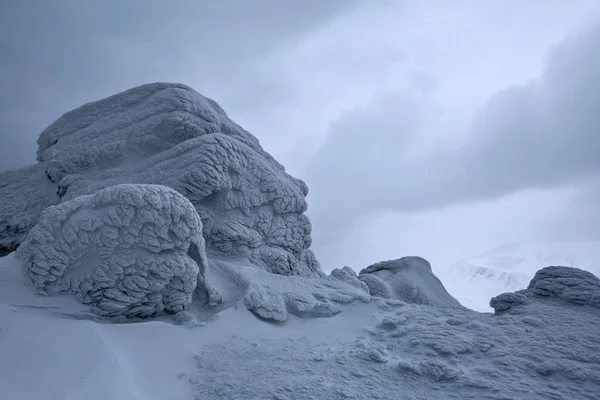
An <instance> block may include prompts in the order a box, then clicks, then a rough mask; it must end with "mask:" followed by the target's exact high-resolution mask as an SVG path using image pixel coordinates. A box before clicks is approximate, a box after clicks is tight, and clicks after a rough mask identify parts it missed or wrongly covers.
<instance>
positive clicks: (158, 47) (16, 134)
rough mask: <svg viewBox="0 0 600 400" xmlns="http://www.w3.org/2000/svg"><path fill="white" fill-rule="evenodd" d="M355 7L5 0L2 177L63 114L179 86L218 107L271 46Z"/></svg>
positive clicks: (0, 74)
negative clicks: (130, 92)
mask: <svg viewBox="0 0 600 400" xmlns="http://www.w3.org/2000/svg"><path fill="white" fill-rule="evenodd" d="M352 3H353V2H352V1H345V0H333V1H326V2H321V1H318V0H310V1H305V2H281V1H277V0H255V1H245V0H221V1H202V2H200V1H191V0H190V1H184V0H182V1H176V2H167V1H160V0H119V1H117V0H106V1H98V2H82V1H77V0H53V1H44V0H37V1H19V0H8V1H3V2H1V3H0V86H1V87H2V91H1V93H0V140H1V142H2V144H3V145H2V146H1V147H0V169H5V168H9V167H15V166H19V165H24V164H27V163H29V162H32V161H33V159H34V154H35V140H36V138H37V135H38V134H39V132H40V131H41V130H42V129H43V128H45V127H46V126H47V125H48V124H49V123H51V122H52V121H53V120H54V119H55V118H57V117H58V116H59V115H60V114H62V113H63V112H65V111H68V110H69V109H72V108H74V107H77V106H79V105H81V104H82V103H84V102H88V101H92V100H96V99H98V98H101V97H104V96H107V95H110V94H112V93H115V92H117V91H120V90H124V89H127V88H129V87H132V86H136V85H138V84H142V83H146V82H149V81H182V82H183V83H187V84H190V85H192V86H194V87H195V88H197V89H198V90H199V91H201V92H203V94H206V95H208V96H210V97H215V98H216V100H220V98H219V97H224V96H227V94H228V93H230V92H231V91H234V90H235V88H233V87H232V86H231V85H232V82H236V80H238V81H239V79H236V77H237V76H238V75H239V74H240V73H241V72H240V71H243V70H244V68H248V65H251V64H252V62H253V61H254V60H256V59H257V58H260V57H261V55H263V54H265V53H266V52H268V50H269V49H270V48H271V47H272V46H275V45H276V44H277V43H280V42H281V41H282V40H285V39H290V38H294V37H296V36H299V35H302V34H303V33H305V32H308V31H310V30H311V29H314V28H315V27H317V26H319V25H320V24H323V23H325V22H326V21H328V20H329V19H330V18H332V17H333V16H334V15H336V14H337V13H339V12H342V11H343V10H344V9H346V8H348V7H350V5H351V4H352ZM263 86H264V85H263ZM271 89H272V88H269V87H266V90H271ZM265 97H266V98H267V99H269V97H268V96H265ZM272 97H273V96H272ZM274 97H276V95H274ZM253 100H254V99H247V102H246V103H247V107H252V106H253V105H254V104H255V103H256V102H255V101H253ZM270 101H273V102H275V101H276V99H271V100H270ZM224 106H227V105H226V104H225V105H224Z"/></svg>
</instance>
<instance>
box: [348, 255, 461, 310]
mask: <svg viewBox="0 0 600 400" xmlns="http://www.w3.org/2000/svg"><path fill="white" fill-rule="evenodd" d="M358 278H359V279H360V280H361V281H363V282H364V283H366V284H367V286H368V287H369V293H370V294H371V296H376V297H383V298H385V299H396V300H402V301H405V302H407V303H414V304H424V305H431V306H436V307H456V308H462V306H461V304H460V303H459V302H458V301H457V300H456V299H455V298H454V297H452V296H451V295H450V294H449V293H448V292H447V291H446V289H445V288H444V285H443V284H442V282H441V281H440V280H439V279H438V278H437V277H436V276H435V275H434V274H433V272H432V270H431V265H430V264H429V262H428V261H427V260H426V259H424V258H422V257H413V256H411V257H402V258H400V259H397V260H391V261H382V262H379V263H376V264H373V265H371V266H369V267H367V268H365V269H363V270H362V271H360V274H359V276H358Z"/></svg>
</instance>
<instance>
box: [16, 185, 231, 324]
mask: <svg viewBox="0 0 600 400" xmlns="http://www.w3.org/2000/svg"><path fill="white" fill-rule="evenodd" d="M17 256H18V257H20V258H21V259H22V260H23V262H24V264H25V278H26V281H27V282H28V283H30V284H31V285H33V286H34V287H35V288H36V289H37V290H38V291H39V292H41V293H44V294H47V295H53V294H60V293H69V294H73V295H75V296H76V297H77V298H78V300H80V301H81V302H82V303H84V304H88V305H90V307H91V309H92V310H93V311H94V312H95V313H97V314H99V315H101V316H105V317H123V316H124V317H129V318H132V317H148V316H152V315H155V314H158V313H161V312H162V311H163V310H164V311H166V312H168V313H177V312H180V311H183V310H185V309H186V308H188V306H189V305H190V304H191V302H192V293H193V292H194V291H197V292H199V293H200V295H201V297H203V298H205V299H207V302H208V303H210V304H212V305H215V304H217V303H219V302H220V300H221V299H220V297H219V295H218V294H217V293H216V292H215V290H214V289H213V288H212V286H211V285H210V284H209V282H208V281H207V279H206V268H207V264H208V263H207V258H206V254H205V252H204V239H203V237H202V223H201V221H200V217H199V216H198V214H197V213H196V211H195V209H194V207H193V206H192V204H191V203H190V202H189V201H188V200H187V199H186V198H185V197H184V196H183V195H181V194H180V193H178V192H176V191H175V190H173V189H170V188H167V187H165V186H158V185H117V186H113V187H109V188H106V189H103V190H100V191H98V192H97V193H95V194H93V195H87V196H80V197H77V198H75V199H73V200H69V201H66V202H63V203H61V204H58V205H56V206H51V207H49V208H47V209H46V210H45V211H44V212H43V213H42V215H41V216H40V219H39V222H38V223H37V224H36V225H35V226H34V227H33V228H32V229H31V230H30V231H29V234H28V235H27V238H26V239H25V241H24V242H23V243H22V244H21V246H20V247H19V249H18V250H17Z"/></svg>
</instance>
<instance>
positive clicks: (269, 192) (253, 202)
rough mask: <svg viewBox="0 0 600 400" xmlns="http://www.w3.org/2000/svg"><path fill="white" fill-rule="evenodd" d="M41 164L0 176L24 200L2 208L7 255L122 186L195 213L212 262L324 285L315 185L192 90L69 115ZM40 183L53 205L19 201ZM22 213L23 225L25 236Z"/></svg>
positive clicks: (138, 94)
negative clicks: (158, 188)
mask: <svg viewBox="0 0 600 400" xmlns="http://www.w3.org/2000/svg"><path fill="white" fill-rule="evenodd" d="M37 159H38V162H39V164H38V166H34V167H29V169H23V170H19V171H15V172H8V173H7V172H5V173H2V174H0V182H2V184H4V183H7V184H6V185H4V186H0V195H2V196H5V193H12V197H11V198H12V199H15V200H14V201H12V202H10V204H6V202H5V204H2V205H0V247H3V248H4V249H5V250H4V252H5V253H6V252H8V251H11V250H13V249H14V248H15V247H16V246H17V245H18V243H20V242H21V241H22V240H23V239H24V236H25V234H26V232H27V230H28V229H30V228H31V227H32V226H33V225H34V224H35V222H36V221H37V216H38V215H39V213H40V212H41V211H43V209H44V208H45V207H47V206H48V205H51V204H55V203H57V202H64V201H68V200H71V199H74V198H76V197H78V196H82V195H88V194H93V193H95V192H97V191H98V190H101V189H103V188H106V187H109V186H113V185H118V184H125V183H130V184H157V185H164V186H168V187H170V188H173V189H175V190H177V191H178V192H180V193H182V194H183V195H184V196H185V197H186V198H187V199H188V200H189V201H190V202H191V203H192V204H193V205H194V207H195V209H196V211H197V213H198V214H199V215H200V218H201V219H202V223H203V235H204V238H205V239H206V251H207V254H208V256H209V257H231V258H244V259H246V260H248V261H250V262H251V263H252V264H254V265H256V266H259V267H261V268H263V269H265V270H267V271H269V272H273V273H276V274H281V275H299V276H305V277H314V276H323V272H322V271H321V269H320V266H319V264H318V262H317V260H316V258H315V257H314V255H313V253H312V251H311V250H310V249H309V247H310V245H311V236H310V234H311V225H310V221H309V220H308V218H307V217H306V215H305V214H304V212H305V211H306V208H307V205H306V201H305V197H306V195H307V193H308V189H307V186H306V184H305V183H304V182H302V181H301V180H299V179H295V178H293V177H291V176H290V175H288V174H287V173H286V172H285V169H284V167H283V166H282V165H281V164H279V163H278V162H277V161H276V160H275V159H273V157H271V156H270V155H269V154H268V153H267V152H266V151H264V150H263V149H262V147H261V146H260V144H259V142H258V140H257V139H256V138H255V137H254V136H252V135H251V134H250V133H248V132H247V131H245V130H244V129H242V128H241V127H240V126H238V125H237V124H235V123H234V122H233V121H231V120H230V119H229V118H228V116H227V114H226V113H225V112H224V111H223V109H222V108H221V107H220V106H219V105H218V104H217V103H216V102H214V101H213V100H211V99H208V98H206V97H204V96H202V95H200V94H199V93H197V92H196V91H194V90H193V89H191V88H189V87H187V86H185V85H180V84H170V83H154V84H148V85H143V86H139V87H136V88H133V89H130V90H127V91H125V92H122V93H118V94H116V95H113V96H111V97H108V98H105V99H102V100H99V101H96V102H93V103H89V104H85V105H83V106H81V107H79V108H77V109H75V110H73V111H70V112H68V113H66V114H64V115H63V116H62V117H60V118H59V119H58V120H57V121H56V122H54V123H53V124H51V125H50V126H49V127H48V128H46V130H44V131H43V132H42V133H41V135H40V137H39V139H38V152H37ZM42 171H43V173H42ZM7 174H13V175H14V174H17V175H18V179H12V178H11V179H10V180H8V179H7V178H6V177H7V176H9V175H7ZM40 177H42V178H43V179H45V180H46V182H45V183H44V185H45V186H47V187H45V188H43V189H39V190H43V191H44V193H46V194H45V195H44V196H43V198H44V201H39V202H37V203H36V202H33V201H30V203H31V204H27V205H22V204H20V203H19V202H18V201H16V200H17V199H19V198H20V197H22V196H25V195H27V194H30V193H31V189H29V188H27V187H23V184H22V183H20V182H21V181H23V180H25V181H33V180H35V181H37V180H38V179H40ZM36 191H38V189H36ZM3 200H4V197H3ZM15 212H17V213H19V214H21V215H22V216H23V218H21V219H20V220H21V221H22V224H21V226H19V227H18V229H14V227H13V220H14V219H13V218H12V217H11V215H13V214H14V213H15ZM7 226H8V228H7ZM0 251H2V250H0Z"/></svg>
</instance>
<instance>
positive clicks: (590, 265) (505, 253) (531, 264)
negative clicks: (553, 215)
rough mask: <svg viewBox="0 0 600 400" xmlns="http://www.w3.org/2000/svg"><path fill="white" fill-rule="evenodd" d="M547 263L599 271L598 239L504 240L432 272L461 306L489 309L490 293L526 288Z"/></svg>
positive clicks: (598, 272) (482, 309)
mask: <svg viewBox="0 0 600 400" xmlns="http://www.w3.org/2000/svg"><path fill="white" fill-rule="evenodd" d="M550 265H560V266H567V267H577V268H581V269H583V270H586V271H590V272H592V273H593V274H595V275H600V242H595V241H587V242H565V241H561V242H551V241H547V242H527V243H518V242H515V243H507V244H504V245H502V246H500V247H498V248H497V249H494V250H492V251H490V252H487V253H484V254H481V255H479V256H475V257H472V258H469V259H467V260H463V261H459V262H457V263H454V264H452V265H450V266H447V267H445V268H440V269H438V270H436V271H435V272H436V274H437V275H438V277H439V278H440V279H441V280H442V282H443V283H444V286H445V287H446V289H448V291H449V292H450V294H452V295H453V296H454V297H455V298H456V299H457V300H459V301H460V302H461V303H462V304H463V305H464V306H466V307H469V308H471V309H474V310H478V311H485V312H491V311H492V309H491V308H490V305H489V301H490V299H491V298H492V297H493V296H496V295H498V294H500V293H504V292H513V291H516V290H520V289H524V288H526V287H527V285H528V284H529V281H530V280H531V279H532V278H533V276H534V274H535V272H536V271H537V270H539V269H541V268H544V267H547V266H550Z"/></svg>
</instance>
